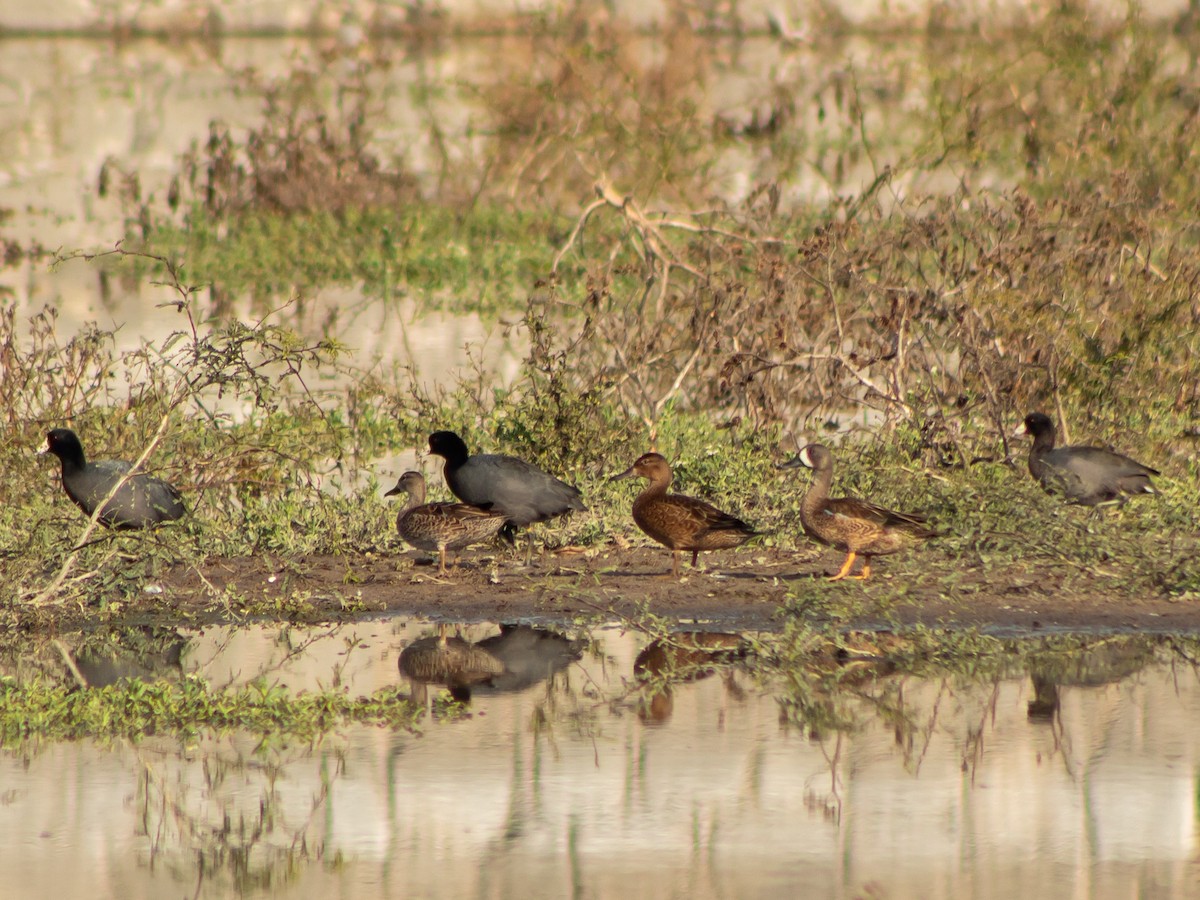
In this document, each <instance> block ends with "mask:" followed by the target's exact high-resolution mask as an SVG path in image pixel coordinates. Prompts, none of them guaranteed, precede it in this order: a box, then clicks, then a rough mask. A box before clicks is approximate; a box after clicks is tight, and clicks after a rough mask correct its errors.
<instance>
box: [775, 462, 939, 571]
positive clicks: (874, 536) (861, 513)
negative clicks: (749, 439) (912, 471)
mask: <svg viewBox="0 0 1200 900" xmlns="http://www.w3.org/2000/svg"><path fill="white" fill-rule="evenodd" d="M800 466H807V467H808V468H810V469H812V470H813V480H812V484H811V485H810V486H809V489H808V492H807V493H806V494H805V495H804V500H803V501H802V502H801V504H800V524H801V525H803V526H804V533H805V534H807V535H808V536H809V537H810V538H812V539H813V540H815V541H819V542H820V543H822V544H828V545H829V546H831V547H836V548H837V549H838V550H844V551H846V561H845V562H844V563H842V568H841V569H840V570H839V571H838V573H837V574H836V575H834V576H832V577H831V578H830V580H831V581H839V580H841V579H843V578H870V577H871V559H872V557H875V556H885V555H887V554H889V553H896V552H897V551H899V550H903V549H904V548H905V547H908V546H910V545H912V544H915V543H918V542H920V541H925V540H928V539H929V538H931V537H936V536H937V532H935V531H933V530H931V529H930V528H929V527H927V526H926V524H925V517H924V516H919V515H917V514H915V513H899V512H893V511H892V510H890V509H884V508H883V507H882V506H876V505H875V504H874V503H868V502H867V501H866V500H858V499H856V498H853V497H839V498H836V499H831V498H830V496H829V486H830V485H831V484H832V483H833V454H832V453H830V452H829V448H828V447H825V446H824V445H822V444H809V445H808V446H807V447H805V448H804V449H803V450H801V451H800V454H799V455H798V456H796V457H795V458H794V459H791V460H789V461H788V462H786V463H783V464H782V465H781V466H780V468H781V469H795V468H799V467H800ZM858 556H862V557H863V567H862V574H861V575H851V574H850V570H851V568H852V567H853V566H854V560H855V558H856V557H858Z"/></svg>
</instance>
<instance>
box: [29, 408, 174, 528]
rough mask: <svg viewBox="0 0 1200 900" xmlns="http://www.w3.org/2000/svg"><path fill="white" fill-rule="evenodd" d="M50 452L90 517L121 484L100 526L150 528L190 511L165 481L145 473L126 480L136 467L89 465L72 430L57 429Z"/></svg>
mask: <svg viewBox="0 0 1200 900" xmlns="http://www.w3.org/2000/svg"><path fill="white" fill-rule="evenodd" d="M46 452H48V453H53V454H54V455H55V456H57V457H58V459H59V462H61V463H62V486H63V490H65V491H66V492H67V496H68V497H70V498H71V500H72V501H73V502H74V503H75V505H76V506H78V507H79V508H80V509H82V510H83V511H84V512H85V513H87V514H88V515H89V516H90V515H91V514H92V513H93V512H94V511H95V509H96V507H97V506H99V505H100V503H101V502H102V501H103V500H104V498H105V497H107V496H108V495H109V494H110V493H112V491H113V488H114V487H117V485H118V484H119V483H120V485H121V486H120V487H117V490H116V493H113V496H112V498H111V499H110V500H109V501H108V502H107V503H105V504H104V512H102V513H101V514H100V524H102V525H107V526H108V527H109V528H148V527H150V526H152V525H157V524H159V523H160V522H170V521H174V520H175V519H178V518H179V517H180V516H182V515H183V514H184V513H185V512H186V511H187V510H186V509H185V508H184V505H183V498H182V497H181V496H180V495H179V491H178V490H176V489H175V487H174V486H173V485H170V484H168V483H167V482H165V481H163V480H162V479H161V478H155V477H154V476H153V475H144V474H138V475H130V476H129V477H128V478H125V476H126V475H128V473H129V471H130V470H131V469H132V468H133V466H132V465H130V464H129V463H127V462H125V461H124V460H116V459H102V460H97V461H95V462H88V461H87V460H86V459H85V458H84V455H83V445H82V444H81V443H80V442H79V438H78V437H77V436H76V435H75V432H73V431H71V430H70V429H69V428H55V429H54V430H53V431H51V432H50V433H49V434H47V435H46ZM122 478H125V481H124V483H121V479H122Z"/></svg>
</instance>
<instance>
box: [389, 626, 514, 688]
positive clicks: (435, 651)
mask: <svg viewBox="0 0 1200 900" xmlns="http://www.w3.org/2000/svg"><path fill="white" fill-rule="evenodd" d="M449 631H450V626H449V625H446V624H439V625H438V633H437V637H425V638H420V639H418V640H415V641H413V642H412V643H411V644H409V645H408V646H407V647H405V648H404V649H403V650H402V651H401V652H400V659H399V660H398V661H397V662H398V666H399V669H400V673H401V674H402V675H404V676H406V677H407V678H409V679H410V680H411V681H412V682H414V684H415V685H416V686H417V687H418V688H419V690H418V692H417V693H419V694H421V695H424V693H425V691H424V687H425V685H428V684H444V685H446V687H448V688H449V689H450V694H451V696H453V697H454V699H455V700H458V701H459V702H462V703H465V702H467V701H468V700H470V699H471V686H472V685H475V684H482V683H484V682H487V681H490V680H491V679H493V678H495V677H497V676H499V675H502V674H504V663H502V662H501V661H500V660H499V659H497V658H496V657H495V656H494V655H493V654H491V653H489V652H488V651H487V650H485V649H483V648H482V647H480V646H478V645H477V644H472V643H471V642H470V641H465V640H463V639H462V638H460V637H450V635H449ZM414 699H415V698H414Z"/></svg>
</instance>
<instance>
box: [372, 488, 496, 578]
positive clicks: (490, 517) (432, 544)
mask: <svg viewBox="0 0 1200 900" xmlns="http://www.w3.org/2000/svg"><path fill="white" fill-rule="evenodd" d="M395 494H408V502H406V503H405V504H404V506H403V507H401V509H400V512H399V513H397V515H396V530H397V531H398V532H400V537H402V538H404V540H406V541H408V543H410V544H412V545H413V546H414V547H416V548H417V549H418V550H428V551H431V552H432V551H434V550H436V551H437V554H438V572H439V573H441V574H445V572H446V551H447V550H455V551H458V550H462V549H464V548H465V547H469V546H470V545H471V544H481V543H483V542H485V541H489V540H491V539H492V538H494V537H495V536H496V534H497V532H499V531H500V529H501V528H503V527H504V523H505V521H506V520H507V516H505V514H504V513H501V512H493V511H491V510H487V509H480V508H479V507H477V506H471V505H470V504H467V503H426V502H425V477H424V476H423V475H421V473H420V472H405V473H404V474H403V475H401V476H400V480H399V481H397V482H396V486H395V487H394V488H392V489H391V490H390V491H388V492H387V493H386V494H385V495H384V496H386V497H391V496H393V495H395Z"/></svg>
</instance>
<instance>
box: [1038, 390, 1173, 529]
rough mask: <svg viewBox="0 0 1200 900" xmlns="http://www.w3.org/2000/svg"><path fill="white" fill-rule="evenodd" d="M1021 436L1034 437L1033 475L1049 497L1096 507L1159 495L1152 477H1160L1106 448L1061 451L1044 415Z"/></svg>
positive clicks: (1155, 472) (1063, 449)
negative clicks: (1136, 497)
mask: <svg viewBox="0 0 1200 900" xmlns="http://www.w3.org/2000/svg"><path fill="white" fill-rule="evenodd" d="M1017 434H1028V435H1031V436H1032V437H1033V446H1032V447H1031V448H1030V449H1029V474H1030V475H1032V476H1033V477H1034V478H1035V479H1036V480H1037V482H1038V483H1039V484H1040V485H1041V486H1042V487H1043V488H1044V489H1045V490H1046V492H1047V493H1051V494H1059V495H1061V496H1063V497H1065V498H1066V499H1067V500H1069V501H1070V502H1072V503H1080V504H1082V505H1084V506H1095V505H1096V504H1097V503H1106V502H1108V501H1111V500H1117V501H1122V502H1123V501H1124V500H1125V499H1126V498H1127V497H1129V496H1136V495H1138V494H1153V493H1156V491H1155V490H1154V485H1153V483H1151V481H1150V476H1151V475H1158V474H1160V473H1159V472H1158V470H1157V469H1151V468H1150V467H1149V466H1144V465H1142V464H1141V463H1140V462H1137V461H1135V460H1132V459H1130V458H1129V457H1128V456H1122V455H1121V454H1120V453H1114V452H1113V451H1111V450H1106V449H1104V448H1103V447H1084V446H1074V447H1059V448H1057V449H1055V447H1054V441H1055V429H1054V423H1053V422H1052V421H1051V420H1050V417H1049V416H1047V415H1045V414H1044V413H1037V412H1035V413H1030V414H1029V415H1027V416H1026V417H1025V422H1024V424H1023V425H1022V426H1020V427H1019V428H1018V429H1017Z"/></svg>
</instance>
